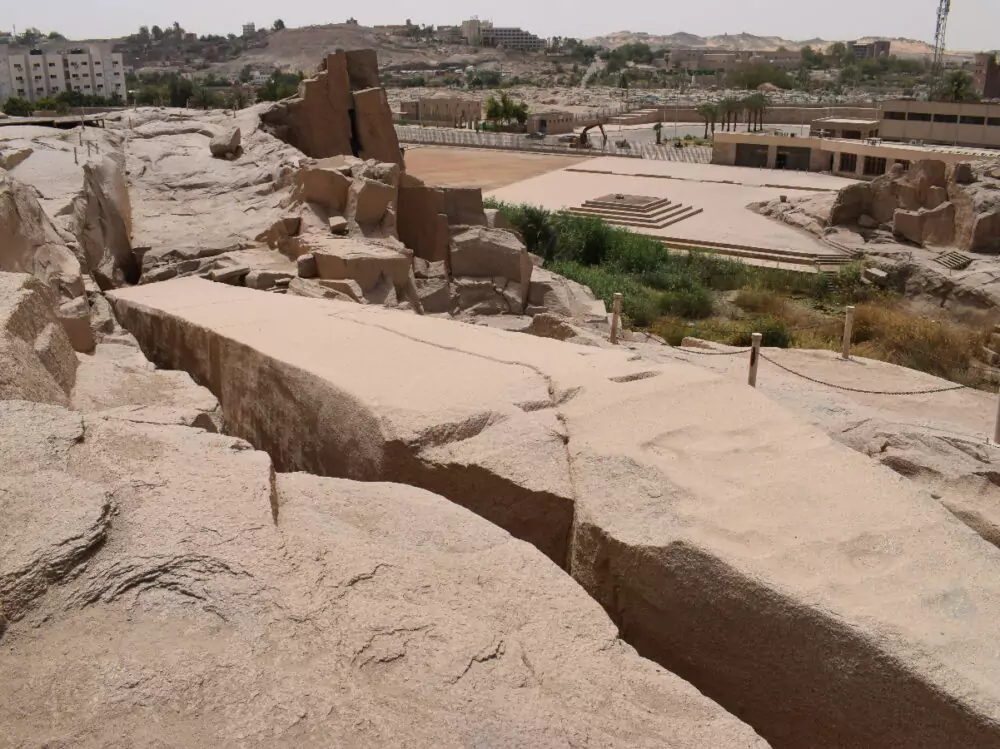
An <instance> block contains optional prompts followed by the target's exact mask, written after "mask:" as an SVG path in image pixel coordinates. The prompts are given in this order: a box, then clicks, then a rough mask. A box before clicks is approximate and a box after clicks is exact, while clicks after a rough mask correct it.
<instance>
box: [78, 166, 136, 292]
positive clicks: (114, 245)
mask: <svg viewBox="0 0 1000 749" xmlns="http://www.w3.org/2000/svg"><path fill="white" fill-rule="evenodd" d="M83 175H84V180H83V191H82V192H81V194H80V196H79V197H78V198H77V200H76V201H74V205H73V213H74V220H75V223H76V226H77V229H76V236H77V240H78V241H79V243H80V249H81V251H82V253H83V259H84V260H85V263H84V269H85V271H87V272H89V273H91V274H92V275H93V277H94V279H95V280H96V281H97V283H98V284H99V285H100V286H101V288H102V289H103V290H107V289H111V288H115V287H118V286H122V285H124V284H134V283H138V281H139V270H140V269H139V264H138V262H137V261H136V258H135V256H134V255H133V253H132V205H131V199H130V197H129V191H128V187H127V185H126V184H125V159H124V157H122V156H120V155H115V154H112V155H109V156H106V157H104V159H102V160H101V162H100V163H97V164H86V165H85V166H84V168H83Z"/></svg>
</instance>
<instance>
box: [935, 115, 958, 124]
mask: <svg viewBox="0 0 1000 749" xmlns="http://www.w3.org/2000/svg"><path fill="white" fill-rule="evenodd" d="M934 121H935V122H944V123H947V124H952V123H954V122H958V115H957V114H936V115H934Z"/></svg>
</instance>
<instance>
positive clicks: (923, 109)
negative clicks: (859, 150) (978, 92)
mask: <svg viewBox="0 0 1000 749" xmlns="http://www.w3.org/2000/svg"><path fill="white" fill-rule="evenodd" d="M879 134H880V135H881V137H882V138H884V139H885V140H895V141H904V142H911V141H915V142H922V143H932V144H943V145H952V146H971V147H975V148H1000V104H980V103H978V102H962V103H958V104H956V103H952V102H944V101H912V100H909V99H899V100H896V101H887V102H885V103H884V104H883V105H882V121H881V123H880V126H879Z"/></svg>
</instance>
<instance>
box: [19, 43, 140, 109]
mask: <svg viewBox="0 0 1000 749" xmlns="http://www.w3.org/2000/svg"><path fill="white" fill-rule="evenodd" d="M5 52H6V55H5V57H0V62H2V70H0V99H6V98H8V97H18V98H21V99H27V100H29V101H32V102H35V101H38V100H39V99H46V98H55V97H56V96H58V95H59V94H61V93H63V92H65V91H77V92H79V93H81V94H83V95H85V96H102V97H105V98H107V97H111V96H114V95H116V94H117V95H118V96H119V97H121V98H122V99H123V100H124V98H125V65H124V62H123V60H122V56H121V53H118V52H104V51H103V50H102V49H100V48H98V47H88V48H74V49H70V50H68V51H59V52H51V51H42V50H40V49H32V50H24V51H19V50H15V49H7V50H5Z"/></svg>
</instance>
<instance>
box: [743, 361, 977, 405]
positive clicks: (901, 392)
mask: <svg viewBox="0 0 1000 749" xmlns="http://www.w3.org/2000/svg"><path fill="white" fill-rule="evenodd" d="M760 358H761V359H763V360H764V361H766V362H769V363H771V364H773V365H774V366H776V367H777V368H778V369H781V370H784V371H785V372H788V374H792V375H795V376H796V377H801V378H802V379H803V380H808V381H809V382H812V383H815V384H817V385H823V386H824V387H828V388H833V389H835V390H844V391H846V392H848V393H863V394H865V395H931V394H933V393H950V392H953V391H955V390H969V389H971V388H969V387H968V386H967V385H950V386H948V387H943V388H934V389H932V390H864V389H861V388H852V387H847V386H846V385H835V384H833V383H832V382H824V381H823V380H817V379H816V378H815V377H810V376H809V375H804V374H802V373H801V372H796V371H795V370H794V369H789V368H788V367H786V366H784V365H783V364H778V362H776V361H775V360H774V359H772V358H771V357H769V356H767V354H761V355H760Z"/></svg>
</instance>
